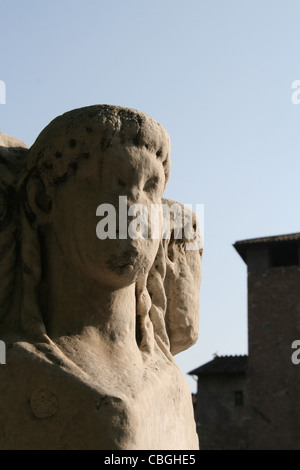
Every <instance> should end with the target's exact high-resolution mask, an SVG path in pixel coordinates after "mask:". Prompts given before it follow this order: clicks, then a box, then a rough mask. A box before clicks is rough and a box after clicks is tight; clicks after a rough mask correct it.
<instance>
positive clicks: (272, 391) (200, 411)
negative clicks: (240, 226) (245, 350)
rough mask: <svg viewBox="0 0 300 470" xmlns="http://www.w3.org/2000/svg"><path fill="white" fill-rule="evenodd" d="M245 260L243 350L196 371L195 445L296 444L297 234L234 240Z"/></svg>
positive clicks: (299, 407)
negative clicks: (245, 333)
mask: <svg viewBox="0 0 300 470" xmlns="http://www.w3.org/2000/svg"><path fill="white" fill-rule="evenodd" d="M234 247H235V249H236V250H237V252H238V253H239V255H240V256H241V257H242V259H243V260H244V261H245V263H246V264H247V267H248V347H249V355H248V356H223V357H216V358H215V359H213V360H212V361H210V362H208V363H207V364H204V365H202V366H201V367H199V368H197V369H195V370H193V371H191V372H190V373H189V374H190V375H196V376H197V377H198V391H197V404H196V407H195V410H196V411H195V415H196V422H197V429H198V433H199V439H200V447H201V448H202V449H300V364H299V365H298V366H297V365H295V364H293V363H292V360H291V356H292V353H293V352H294V350H293V349H292V348H291V346H292V343H293V342H294V341H295V340H297V339H300V233H297V234H291V235H283V236H275V237H265V238H255V239H251V240H243V241H239V242H236V243H235V244H234Z"/></svg>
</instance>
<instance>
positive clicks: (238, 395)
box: [234, 390, 244, 406]
mask: <svg viewBox="0 0 300 470" xmlns="http://www.w3.org/2000/svg"><path fill="white" fill-rule="evenodd" d="M234 403H235V406H241V405H243V404H244V393H243V391H242V390H238V391H236V392H234Z"/></svg>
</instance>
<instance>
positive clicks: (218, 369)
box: [189, 356, 248, 376]
mask: <svg viewBox="0 0 300 470" xmlns="http://www.w3.org/2000/svg"><path fill="white" fill-rule="evenodd" d="M247 364H248V356H217V357H215V358H214V359H213V360H212V361H210V362H207V363H206V364H203V366H200V367H198V368H197V369H194V370H192V371H191V372H189V375H198V376H199V375H211V374H244V373H245V372H246V369H247Z"/></svg>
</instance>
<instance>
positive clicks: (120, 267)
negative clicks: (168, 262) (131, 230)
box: [107, 250, 152, 277]
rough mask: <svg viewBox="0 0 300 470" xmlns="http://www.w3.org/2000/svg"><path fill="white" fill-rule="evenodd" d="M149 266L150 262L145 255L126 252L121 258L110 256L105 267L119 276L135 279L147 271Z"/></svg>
mask: <svg viewBox="0 0 300 470" xmlns="http://www.w3.org/2000/svg"><path fill="white" fill-rule="evenodd" d="M151 264H152V260H149V256H147V254H146V253H145V254H144V253H137V251H136V250H130V251H129V250H128V251H127V252H125V253H123V254H122V256H112V258H111V259H110V260H109V261H108V262H107V267H108V268H109V270H110V271H111V272H115V273H116V274H118V275H120V276H128V277H132V276H134V277H136V276H139V275H141V274H144V273H145V272H147V271H149V269H150V267H151Z"/></svg>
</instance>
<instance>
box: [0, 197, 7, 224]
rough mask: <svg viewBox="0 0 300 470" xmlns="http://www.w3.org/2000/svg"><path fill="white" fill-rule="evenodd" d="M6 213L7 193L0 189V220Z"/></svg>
mask: <svg viewBox="0 0 300 470" xmlns="http://www.w3.org/2000/svg"><path fill="white" fill-rule="evenodd" d="M6 214H7V195H6V194H5V193H4V192H3V191H1V190H0V221H1V220H3V219H4V218H5V216H6Z"/></svg>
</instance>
